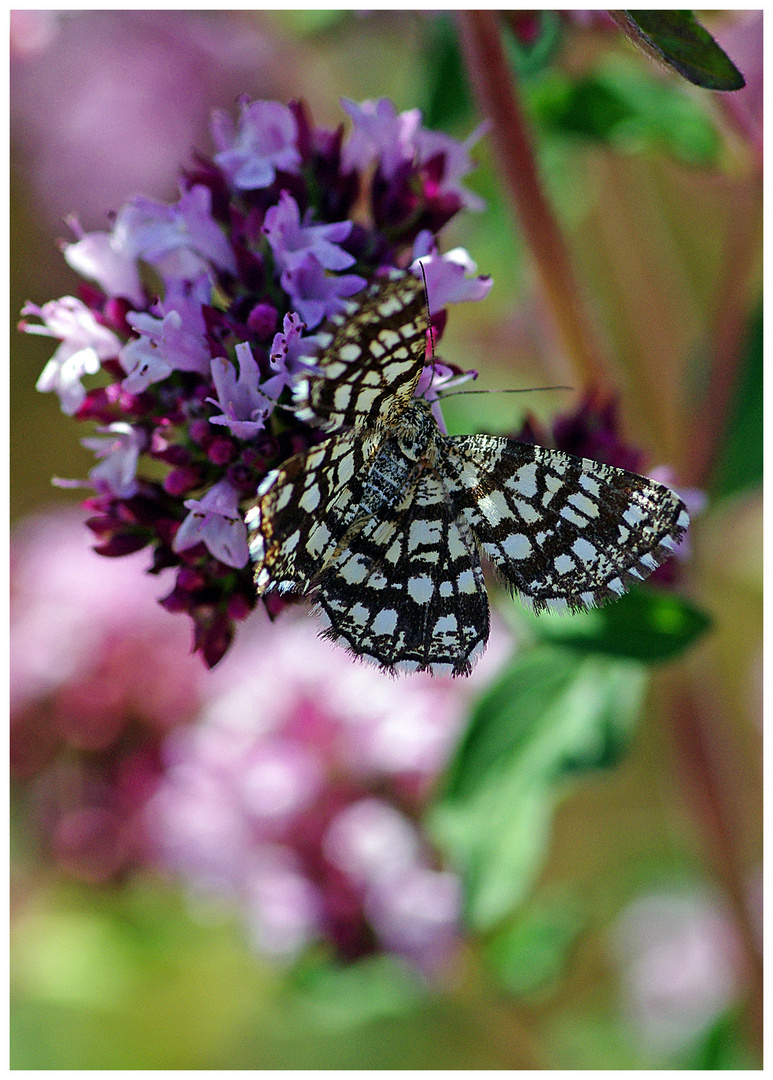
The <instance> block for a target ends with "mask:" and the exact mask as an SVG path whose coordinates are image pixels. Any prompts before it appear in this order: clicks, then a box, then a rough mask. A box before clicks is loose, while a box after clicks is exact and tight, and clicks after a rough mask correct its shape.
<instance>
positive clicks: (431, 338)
mask: <svg viewBox="0 0 773 1080" xmlns="http://www.w3.org/2000/svg"><path fill="white" fill-rule="evenodd" d="M419 266H420V267H421V276H422V280H423V281H424V306H425V307H426V309H427V328H428V329H429V343H430V346H431V348H432V381H433V382H434V381H435V375H436V374H437V372H436V370H435V331H434V330H433V329H432V316H431V315H430V311H429V289H428V288H427V275H426V274H425V273H424V263H423V262H422V261H421V259H419Z"/></svg>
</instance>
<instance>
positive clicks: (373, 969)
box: [288, 954, 424, 1029]
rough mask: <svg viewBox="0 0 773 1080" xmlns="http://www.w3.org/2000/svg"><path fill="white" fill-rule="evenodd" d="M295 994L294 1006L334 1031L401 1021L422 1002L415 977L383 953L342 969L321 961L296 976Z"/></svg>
mask: <svg viewBox="0 0 773 1080" xmlns="http://www.w3.org/2000/svg"><path fill="white" fill-rule="evenodd" d="M293 989H294V991H295V993H294V996H293V1002H292V1004H293V1007H295V1006H299V1007H300V1008H301V1009H302V1010H303V1011H304V1012H305V1013H308V1014H309V1016H310V1017H311V1018H312V1019H313V1020H314V1021H315V1023H318V1024H322V1025H323V1026H325V1027H327V1028H338V1029H343V1028H348V1027H356V1026H358V1025H360V1024H364V1023H369V1022H372V1021H373V1020H376V1019H381V1018H383V1017H398V1016H403V1015H405V1014H406V1013H409V1012H410V1011H411V1010H412V1009H415V1008H416V1006H417V1004H418V1003H419V1002H421V1001H422V999H423V997H424V988H423V985H422V983H421V981H420V980H419V978H418V977H417V975H416V973H415V972H414V971H412V970H411V969H410V968H409V967H408V966H407V965H406V964H403V963H401V962H400V961H399V960H398V959H397V958H396V957H394V956H391V955H387V954H384V955H381V956H371V957H364V958H363V959H361V960H358V961H357V962H356V963H354V964H349V965H347V966H345V967H343V966H339V965H336V964H332V963H329V962H322V963H320V964H317V965H315V966H313V967H311V968H310V969H309V970H307V971H304V972H303V973H301V975H300V976H297V977H296V979H295V985H294V987H293ZM288 1007H290V1002H288Z"/></svg>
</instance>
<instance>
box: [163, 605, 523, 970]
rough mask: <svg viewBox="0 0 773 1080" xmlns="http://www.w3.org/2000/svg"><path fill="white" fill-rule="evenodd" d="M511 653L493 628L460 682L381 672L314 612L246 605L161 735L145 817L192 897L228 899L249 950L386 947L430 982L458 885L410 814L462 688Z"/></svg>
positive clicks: (431, 773)
mask: <svg viewBox="0 0 773 1080" xmlns="http://www.w3.org/2000/svg"><path fill="white" fill-rule="evenodd" d="M508 651H509V641H508V639H507V635H506V634H505V632H504V631H503V630H501V629H500V628H499V627H498V626H495V628H494V633H493V635H492V643H491V646H490V648H489V650H488V652H487V653H486V655H485V657H484V658H483V660H482V661H481V663H480V665H479V666H478V668H476V670H475V672H474V673H473V675H472V676H471V677H470V678H469V679H467V680H465V681H464V682H461V681H460V680H450V679H433V678H432V677H431V676H429V675H426V674H423V675H422V674H420V675H414V676H412V677H411V678H403V679H393V678H390V677H389V676H387V675H384V674H382V673H380V672H379V671H378V670H377V669H376V668H373V667H368V666H366V665H364V664H361V663H357V662H355V661H352V660H350V659H349V658H348V657H347V656H346V654H345V653H343V652H342V651H341V650H340V649H337V648H336V647H335V646H333V645H331V644H330V643H329V642H327V641H325V640H323V639H321V638H319V637H318V636H317V635H316V628H315V626H314V623H313V622H312V620H310V619H308V617H306V616H302V615H300V614H299V615H294V614H293V613H292V612H289V611H288V612H285V614H284V615H283V618H282V619H281V620H280V621H279V622H277V623H275V624H271V623H270V622H269V620H268V618H267V617H266V616H265V615H264V614H263V613H262V612H255V613H254V614H253V615H252V616H251V617H250V619H248V620H247V622H246V623H245V624H244V626H243V628H242V633H241V634H240V636H239V638H238V640H237V642H236V644H235V646H234V648H233V650H232V651H231V652H230V653H229V655H228V656H227V657H226V658H225V659H224V660H223V662H222V663H221V664H220V665H218V668H217V669H216V670H215V671H213V672H212V674H211V676H210V681H209V692H208V695H207V697H208V701H207V704H206V705H205V707H204V708H203V710H202V714H201V722H200V723H199V724H198V725H197V726H196V727H187V728H185V729H180V730H178V731H176V732H173V733H172V734H171V735H170V737H169V739H168V740H167V744H166V750H165V762H166V775H165V779H164V781H163V782H162V783H161V785H160V786H159V789H158V791H157V792H156V794H155V795H154V797H153V798H152V800H151V802H150V803H149V805H148V809H147V814H146V820H147V825H148V829H149V831H150V832H151V834H152V835H153V836H154V838H155V841H156V845H157V851H158V858H159V863H160V865H161V866H162V867H165V868H166V869H167V870H170V871H172V872H174V873H176V874H179V875H180V876H181V877H182V878H183V879H184V880H185V882H186V883H187V887H188V889H189V892H190V894H191V895H192V896H193V897H201V896H209V897H219V898H221V899H223V898H227V899H229V900H230V902H231V903H232V904H234V905H235V906H236V907H237V909H238V910H239V911H240V914H241V918H242V921H243V923H244V924H245V926H246V930H247V934H248V937H249V939H250V941H251V942H252V943H253V945H254V947H255V948H256V949H257V950H258V951H260V952H263V953H265V954H267V955H270V956H273V957H277V958H285V959H286V960H291V959H293V958H294V957H295V956H297V955H298V954H299V953H300V952H301V951H302V950H303V949H304V948H305V947H307V946H309V945H311V944H312V943H314V942H319V941H323V942H327V943H328V944H329V945H331V946H332V947H333V948H334V950H335V951H336V953H337V954H338V955H339V956H340V957H342V958H344V959H348V960H352V959H356V958H357V957H358V956H361V955H364V954H366V953H369V952H372V951H374V950H378V949H381V950H387V951H394V952H395V953H397V954H399V955H401V956H403V957H405V958H407V959H409V960H410V961H412V962H413V963H414V964H415V965H416V966H417V967H418V968H419V969H420V970H422V971H424V972H425V973H426V974H428V975H431V974H433V973H436V972H438V971H439V970H440V969H442V967H443V965H444V963H445V962H447V961H448V959H449V957H450V955H451V954H452V952H453V947H454V943H455V938H456V935H457V924H458V919H459V915H460V905H461V890H460V884H459V881H458V880H457V878H456V876H455V875H454V874H453V873H451V872H450V871H448V870H446V869H443V868H442V867H441V868H439V867H438V862H437V855H436V853H435V852H434V851H433V848H432V846H431V844H430V842H429V841H428V838H427V837H426V836H425V835H424V834H423V833H422V831H421V827H420V825H419V824H418V823H417V820H416V815H417V813H418V811H419V810H420V809H421V807H422V805H423V803H424V802H425V800H426V798H427V795H428V794H429V792H430V790H431V787H432V784H433V783H434V781H435V780H436V779H437V778H438V776H439V774H440V772H441V770H442V769H443V767H444V765H445V764H446V762H447V760H448V758H449V755H450V753H451V751H452V749H453V746H454V742H455V739H456V738H457V736H458V733H459V731H460V729H461V726H462V724H463V722H464V720H465V718H466V715H467V713H468V710H469V705H470V701H471V695H472V694H473V693H474V692H475V690H476V688H479V687H480V686H481V685H483V684H485V682H486V681H487V680H488V679H490V678H491V676H492V673H493V672H494V671H496V670H497V668H498V666H499V664H500V663H501V662H502V658H503V655H504V654H505V653H507V652H508Z"/></svg>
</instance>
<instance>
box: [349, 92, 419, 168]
mask: <svg viewBox="0 0 773 1080" xmlns="http://www.w3.org/2000/svg"><path fill="white" fill-rule="evenodd" d="M341 108H342V109H343V110H344V112H346V113H348V114H349V116H350V117H351V118H352V120H353V122H354V130H353V132H352V135H351V138H350V139H349V141H348V142H347V143H346V144H345V145H344V148H343V152H342V168H343V170H344V172H351V171H352V170H353V169H357V170H358V171H359V172H364V171H365V170H366V169H367V168H368V167H369V166H370V165H371V164H372V162H373V161H376V160H377V161H378V163H379V168H380V170H381V172H382V174H383V176H384V177H385V178H386V179H387V180H391V179H392V177H393V176H394V175H395V173H396V172H397V170H398V169H399V168H400V166H401V165H404V164H406V163H409V162H411V161H413V159H414V154H415V137H416V132H417V131H418V130H419V127H420V125H421V110H420V109H410V110H409V111H408V112H403V113H399V114H398V113H397V111H396V109H395V107H394V105H393V104H392V102H391V101H390V100H389V98H379V99H378V100H377V101H363V102H362V104H361V105H357V103H356V102H354V101H350V100H349V99H348V98H341Z"/></svg>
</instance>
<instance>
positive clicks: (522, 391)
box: [438, 386, 574, 398]
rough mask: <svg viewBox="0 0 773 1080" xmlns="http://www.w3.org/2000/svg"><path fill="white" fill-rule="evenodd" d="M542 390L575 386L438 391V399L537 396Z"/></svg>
mask: <svg viewBox="0 0 773 1080" xmlns="http://www.w3.org/2000/svg"><path fill="white" fill-rule="evenodd" d="M541 390H574V387H573V386H524V387H521V388H520V389H517V390H452V391H451V392H450V393H449V394H444V393H443V391H442V390H438V397H442V398H449V397H457V395H459V394H537V393H539V392H540V391H541Z"/></svg>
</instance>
